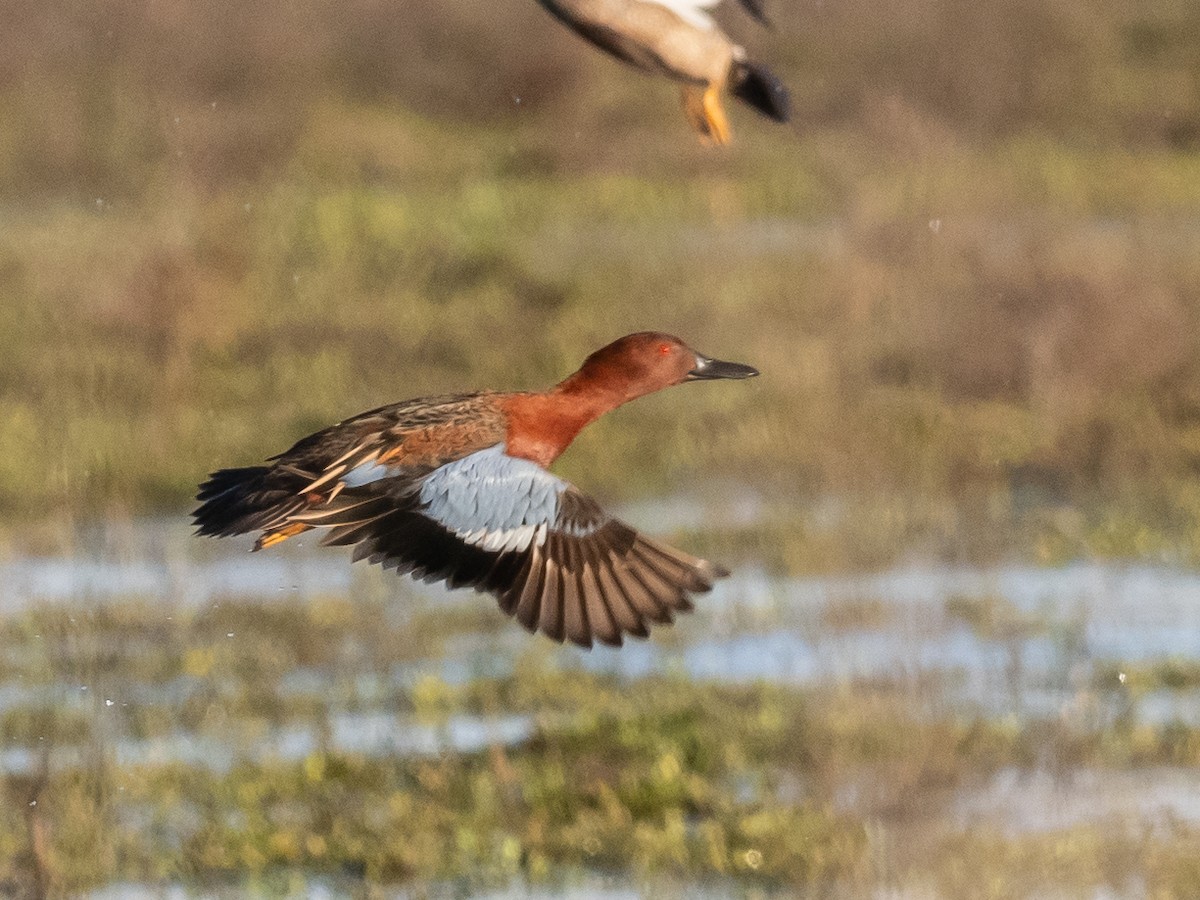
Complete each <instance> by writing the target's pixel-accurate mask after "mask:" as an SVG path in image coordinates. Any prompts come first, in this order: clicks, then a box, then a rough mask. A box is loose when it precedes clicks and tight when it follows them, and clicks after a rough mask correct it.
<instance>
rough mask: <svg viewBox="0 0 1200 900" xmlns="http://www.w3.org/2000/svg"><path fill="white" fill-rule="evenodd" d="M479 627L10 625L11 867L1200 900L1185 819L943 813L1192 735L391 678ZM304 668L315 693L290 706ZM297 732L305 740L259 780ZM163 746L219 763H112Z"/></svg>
mask: <svg viewBox="0 0 1200 900" xmlns="http://www.w3.org/2000/svg"><path fill="white" fill-rule="evenodd" d="M868 606H869V605H868ZM876 618H877V617H876V616H875V615H868V619H870V620H872V621H874V620H875V619H876ZM477 627H478V622H477V621H475V619H474V618H472V617H471V616H469V615H467V614H466V613H465V612H460V613H459V614H458V618H456V617H455V616H454V615H451V616H449V617H447V616H444V615H441V613H440V611H435V610H432V609H430V610H427V611H426V612H422V613H418V614H416V615H415V616H407V615H400V614H399V613H398V611H397V606H396V604H395V603H374V602H369V601H366V602H360V603H356V604H351V603H350V602H349V601H347V600H342V599H333V598H319V597H318V598H313V599H311V600H309V601H307V602H304V603H287V604H284V603H265V604H239V603H224V604H221V605H220V606H219V608H214V609H207V610H202V611H200V610H189V609H188V608H187V607H186V606H184V607H178V608H176V609H174V610H173V611H172V614H171V615H170V616H167V615H165V614H164V612H163V610H162V609H161V608H158V607H151V606H147V605H144V604H139V603H133V602H127V603H115V604H112V605H108V606H105V607H102V608H99V609H96V610H92V611H86V612H85V611H81V610H76V611H63V610H53V609H42V610H37V611H32V612H29V613H26V614H22V615H19V616H10V617H8V618H7V619H5V620H4V622H3V623H2V629H3V631H2V634H0V637H2V638H3V645H4V647H5V654H4V662H5V667H6V668H5V672H4V678H5V681H6V682H8V683H13V682H14V681H15V682H16V683H19V684H21V685H22V687H23V688H24V689H27V690H31V691H34V692H37V691H42V692H44V694H43V695H39V696H43V698H44V699H43V700H40V701H39V700H36V699H34V700H32V701H30V700H22V701H21V702H20V703H13V704H12V705H11V706H10V709H9V710H8V711H7V712H6V713H5V715H4V716H3V717H2V718H0V745H2V746H4V747H5V748H7V749H10V750H11V749H13V748H27V749H28V750H30V751H31V753H32V758H33V767H32V769H31V770H29V771H21V772H15V771H14V772H10V773H9V774H8V776H7V777H6V779H5V781H4V788H3V790H4V792H5V798H6V802H4V803H2V804H0V869H3V871H5V872H9V873H12V874H13V877H15V878H16V879H17V883H18V884H27V883H28V882H30V881H31V880H32V879H34V878H36V877H40V878H42V879H43V883H45V884H48V885H49V888H50V890H51V892H52V893H54V894H75V893H77V892H80V891H83V890H86V889H88V888H89V887H94V886H98V885H103V884H107V883H110V882H113V881H132V882H138V883H149V884H162V883H167V882H171V883H181V884H183V885H185V886H186V887H187V888H189V889H191V890H196V891H203V890H214V889H218V888H221V887H222V886H225V887H227V888H230V889H234V890H236V889H239V888H238V886H240V888H242V889H244V888H248V887H249V888H253V889H255V890H258V891H260V892H262V893H264V894H266V895H270V896H274V895H280V894H284V893H286V892H287V891H288V890H293V891H294V890H298V889H299V888H295V887H294V885H295V884H300V883H307V881H308V880H310V879H322V878H324V879H330V880H332V881H333V882H338V881H339V880H343V881H345V882H346V884H347V885H348V886H350V887H348V889H351V890H356V889H357V890H361V889H364V887H363V886H364V885H365V886H372V887H373V889H382V888H383V887H385V886H388V885H406V886H408V887H410V888H412V889H416V890H429V891H432V892H434V893H439V892H440V891H443V890H444V891H449V892H451V893H453V892H455V891H459V892H462V891H471V890H481V889H483V888H486V887H489V886H504V885H508V884H511V883H514V882H518V883H519V882H527V883H532V884H535V885H542V886H547V887H553V886H555V885H561V884H564V883H570V882H572V881H575V880H578V879H580V878H585V877H587V876H588V875H589V874H590V875H591V876H597V875H600V876H604V877H607V878H611V879H616V880H617V881H618V882H619V883H631V884H643V885H651V884H660V883H671V882H675V883H682V884H685V885H686V884H693V885H694V884H697V883H704V884H709V885H718V886H724V888H723V889H726V890H728V891H729V892H731V893H733V894H734V895H743V894H747V895H750V894H754V893H755V892H761V891H765V892H767V893H770V894H779V895H781V896H790V895H794V894H796V893H801V894H804V893H806V892H808V893H814V894H817V895H820V894H825V893H832V894H834V895H836V896H869V895H870V894H871V892H872V891H874V890H876V889H878V888H879V887H880V886H884V885H893V886H897V885H904V886H908V887H911V888H914V889H915V888H917V887H920V886H933V887H934V888H936V889H937V890H939V891H940V894H939V895H941V896H1004V897H1024V896H1034V895H1037V894H1039V893H1044V892H1045V891H1047V890H1053V891H1061V892H1065V893H1066V894H1068V895H1076V894H1079V893H1081V892H1082V893H1087V892H1090V891H1093V890H1096V889H1100V888H1108V889H1111V890H1117V891H1120V890H1123V889H1124V888H1125V886H1126V885H1128V884H1130V883H1133V882H1134V881H1139V883H1145V884H1149V885H1154V886H1155V888H1156V890H1157V891H1159V895H1161V896H1164V897H1184V896H1188V894H1189V892H1190V891H1191V890H1192V889H1194V887H1195V885H1196V883H1197V882H1196V880H1195V879H1196V870H1195V867H1194V865H1193V864H1192V860H1193V858H1194V857H1193V854H1192V851H1193V850H1194V848H1195V846H1196V841H1197V839H1198V836H1197V833H1196V832H1195V830H1194V829H1193V828H1191V827H1189V826H1187V825H1185V824H1183V823H1175V824H1173V825H1171V826H1170V827H1169V828H1154V829H1151V828H1149V827H1143V826H1142V825H1141V824H1139V823H1131V822H1126V821H1113V822H1112V823H1111V824H1110V825H1105V824H1100V823H1085V824H1079V825H1073V826H1070V827H1067V828H1063V829H1057V830H1054V829H1052V830H1048V831H1045V832H1038V833H1026V832H1023V831H1021V830H1004V829H1001V828H1000V827H999V826H998V825H995V824H989V825H988V826H987V827H981V826H978V825H976V824H972V823H968V824H966V825H963V824H962V823H961V822H960V821H959V818H958V814H957V813H956V812H955V810H956V809H957V806H956V803H957V801H958V798H960V797H962V796H964V795H968V794H970V792H971V791H972V790H973V789H975V788H978V787H980V786H983V785H986V784H987V783H988V782H989V779H990V778H991V777H992V775H993V774H995V773H998V772H1002V771H1016V772H1018V773H1028V774H1033V773H1038V772H1045V771H1053V772H1059V773H1070V772H1075V771H1079V770H1081V769H1085V770H1088V771H1093V772H1099V773H1101V775H1103V773H1105V772H1113V773H1124V774H1126V775H1128V774H1129V773H1137V772H1139V771H1147V772H1153V771H1155V770H1156V769H1157V768H1158V767H1163V766H1177V767H1180V768H1181V769H1184V770H1187V769H1190V768H1193V767H1194V766H1196V765H1197V764H1198V763H1200V731H1197V730H1196V729H1195V728H1191V727H1188V726H1185V725H1182V724H1180V723H1168V724H1165V725H1145V724H1134V723H1132V722H1130V721H1127V720H1126V719H1124V718H1122V717H1117V718H1115V719H1112V720H1109V719H1106V718H1105V717H1103V716H1099V717H1093V716H1051V717H1048V718H1045V719H1038V718H1031V719H1028V720H1025V719H1021V720H1018V719H1016V718H1014V717H1011V716H1002V717H998V718H988V717H986V716H982V715H978V714H969V713H963V712H959V713H956V712H953V711H950V710H946V709H943V708H939V706H938V705H937V704H936V703H933V704H930V703H929V702H928V696H927V693H926V692H927V691H928V690H929V686H926V688H924V689H919V690H917V691H915V692H914V690H913V687H912V685H911V683H908V682H906V680H905V678H904V677H903V676H901V675H898V676H897V678H896V679H880V680H876V681H875V682H873V683H871V684H857V685H854V686H848V685H846V684H840V683H835V682H832V681H831V682H816V683H814V684H811V685H808V686H805V687H803V688H797V687H788V686H781V685H768V684H752V685H742V686H732V685H725V684H720V683H714V682H703V681H701V682H693V681H688V680H686V679H683V678H680V677H674V676H654V677H646V678H638V679H632V680H622V679H617V678H613V677H609V676H599V675H592V674H588V673H586V672H583V671H580V670H577V669H573V668H560V667H558V666H556V665H553V664H552V663H551V662H550V660H551V657H552V654H551V653H549V649H550V648H548V647H547V646H545V645H542V644H530V645H529V647H528V648H527V649H526V651H525V652H523V653H522V655H521V656H520V657H519V659H518V662H517V667H516V669H515V671H513V672H512V673H511V674H508V675H503V676H498V677H476V678H470V679H467V680H464V681H454V682H447V681H444V680H442V679H441V678H439V677H438V676H437V675H434V674H430V673H428V672H427V673H425V674H423V675H421V676H420V677H415V678H413V679H411V680H405V679H401V680H399V681H397V680H394V679H389V678H387V677H386V676H385V674H384V673H387V672H389V671H393V667H394V666H396V665H400V664H403V663H405V662H407V661H411V659H412V654H413V653H414V652H417V650H416V648H423V650H424V651H425V652H426V653H428V654H431V655H433V656H435V657H436V656H437V654H438V653H439V652H440V651H438V649H437V645H436V643H430V639H434V640H436V639H443V640H444V639H450V638H453V637H454V636H456V635H458V636H461V635H463V634H472V633H477ZM230 631H232V632H233V634H234V638H230V637H229V636H228V635H229V632H230ZM131 635H137V636H138V639H137V640H131V638H130V636H131ZM297 672H308V673H320V674H321V675H322V676H323V677H324V678H325V679H326V680H325V681H324V682H322V686H321V687H319V688H317V689H308V690H305V689H298V687H297V684H296V682H295V681H294V680H291V679H292V676H293V675H294V674H295V673H297ZM906 685H907V686H906ZM81 686H86V687H87V690H86V691H83V690H82V689H81ZM1106 687H1108V688H1109V689H1112V690H1123V689H1125V688H1119V687H1117V686H1112V685H1110V686H1106ZM1129 689H1131V690H1136V689H1137V687H1136V686H1132V685H1131V687H1130V688H1129ZM155 698H157V699H155ZM108 700H113V702H112V703H111V704H110V703H108V702H107V701H108ZM348 711H349V712H353V711H360V712H375V713H380V714H383V715H385V716H389V717H394V719H395V723H396V724H395V727H396V729H397V731H398V733H399V734H403V732H404V729H405V728H406V727H417V726H432V727H433V728H434V729H444V728H447V727H448V723H449V722H451V721H452V719H453V717H455V716H460V715H476V716H484V717H495V716H506V715H513V714H518V715H527V716H529V717H530V720H531V722H532V733H531V736H530V738H529V739H528V740H527V741H524V742H520V743H517V744H514V745H509V746H505V745H503V744H501V743H495V744H493V745H491V746H488V747H486V748H484V749H482V750H480V751H465V750H453V749H447V750H443V751H442V752H440V753H438V754H435V755H430V756H422V755H406V754H404V753H400V752H393V753H387V754H381V755H365V754H360V753H354V752H346V751H344V750H339V749H336V748H335V747H333V746H331V744H330V743H329V741H328V735H329V734H330V733H331V729H332V727H333V725H332V720H333V718H334V717H335V716H336V715H338V714H340V713H345V712H348ZM294 728H302V729H308V730H311V731H312V732H313V733H315V734H316V735H318V743H317V746H316V747H315V748H314V749H312V750H311V751H310V752H308V753H307V755H304V756H302V757H300V758H297V759H294V760H288V759H278V758H273V757H272V756H271V755H270V754H268V755H267V756H266V757H265V758H260V756H259V755H258V754H257V751H258V750H259V749H261V748H262V747H263V746H264V745H267V746H269V745H271V744H272V743H273V741H274V740H275V738H274V737H273V736H276V735H279V734H280V733H282V732H286V730H287V729H294ZM171 735H177V736H180V737H181V738H182V745H183V746H191V745H195V746H203V747H209V748H212V750H211V752H212V754H213V758H212V762H213V763H214V764H215V767H209V766H207V765H203V764H200V763H195V762H190V761H187V760H185V759H160V760H157V761H130V760H124V761H123V759H122V755H121V750H120V748H121V747H122V745H123V742H124V741H128V740H131V739H133V740H154V739H163V738H167V737H169V736H171ZM321 735H325V736H326V739H320V736H321ZM202 742H208V743H202ZM43 751H44V752H47V753H49V754H51V756H50V759H51V760H53V765H52V766H51V767H50V768H49V769H48V770H43V769H41V768H40V766H39V764H38V755H39V753H41V752H43ZM226 751H227V752H229V753H231V754H232V756H231V759H232V766H230V767H226V766H225V764H224V763H222V762H221V760H222V758H223V757H224V753H225V752H226ZM205 752H210V751H205ZM1064 777H1069V776H1064ZM1147 777H1149V776H1147ZM1065 783H1069V781H1068V782H1065ZM31 804H33V805H31ZM1130 829H1133V831H1130ZM38 835H40V836H38ZM1120 848H1124V849H1120ZM1114 854H1115V855H1114ZM289 885H293V887H291V888H289V887H288V886H289ZM354 885H357V886H358V887H357V888H355V887H353V886H354ZM439 886H440V887H439Z"/></svg>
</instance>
